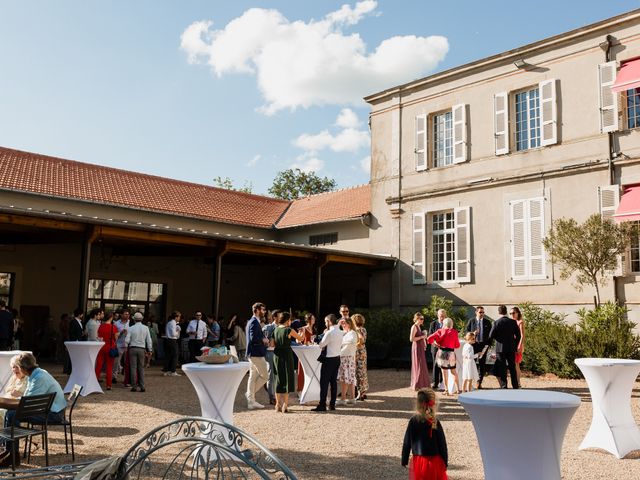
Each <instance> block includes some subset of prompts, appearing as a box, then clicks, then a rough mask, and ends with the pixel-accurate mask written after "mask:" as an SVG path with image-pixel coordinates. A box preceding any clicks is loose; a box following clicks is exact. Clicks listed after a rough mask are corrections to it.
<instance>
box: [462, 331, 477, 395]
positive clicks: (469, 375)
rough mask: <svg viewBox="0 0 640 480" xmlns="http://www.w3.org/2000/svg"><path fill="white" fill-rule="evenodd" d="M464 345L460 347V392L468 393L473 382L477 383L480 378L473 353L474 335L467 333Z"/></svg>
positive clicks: (471, 388)
mask: <svg viewBox="0 0 640 480" xmlns="http://www.w3.org/2000/svg"><path fill="white" fill-rule="evenodd" d="M464 339H465V340H466V343H465V344H464V347H462V391H463V392H470V391H471V390H473V382H477V381H478V379H479V378H480V377H479V375H478V368H477V367H476V361H475V357H476V355H477V354H474V353H473V344H474V343H476V334H475V333H473V332H469V333H467V334H466V335H465V336H464Z"/></svg>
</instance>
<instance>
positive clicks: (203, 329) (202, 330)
mask: <svg viewBox="0 0 640 480" xmlns="http://www.w3.org/2000/svg"><path fill="white" fill-rule="evenodd" d="M187 333H188V334H189V337H191V338H195V339H196V340H204V339H205V338H207V324H206V323H204V322H203V321H202V320H198V319H196V318H194V319H193V320H191V321H190V322H189V325H188V326H187Z"/></svg>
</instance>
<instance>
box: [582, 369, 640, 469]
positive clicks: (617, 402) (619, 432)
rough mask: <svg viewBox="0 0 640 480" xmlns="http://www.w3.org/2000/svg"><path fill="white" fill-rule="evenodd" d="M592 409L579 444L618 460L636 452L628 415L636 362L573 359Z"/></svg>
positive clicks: (639, 439)
mask: <svg viewBox="0 0 640 480" xmlns="http://www.w3.org/2000/svg"><path fill="white" fill-rule="evenodd" d="M575 363H576V365H577V366H578V368H579V369H580V371H581V372H582V374H583V375H584V378H585V380H586V381H587V385H588V386H589V392H590V393H591V404H592V407H593V419H592V420H591V427H590V428H589V431H588V432H587V435H586V436H585V437H584V440H582V443H581V444H580V447H579V448H580V450H583V449H585V448H602V449H603V450H606V451H608V452H610V453H612V454H614V455H615V456H616V457H618V458H623V457H624V456H625V455H627V454H628V453H629V452H632V451H634V450H640V430H639V429H638V426H637V425H636V422H635V420H634V418H633V414H632V413H631V391H632V390H633V384H634V382H635V381H636V378H637V377H638V373H640V360H625V359H619V358H576V360H575Z"/></svg>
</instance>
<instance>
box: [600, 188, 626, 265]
mask: <svg viewBox="0 0 640 480" xmlns="http://www.w3.org/2000/svg"><path fill="white" fill-rule="evenodd" d="M619 203H620V187H619V186H618V185H606V186H604V187H598V208H599V210H600V217H602V219H603V220H605V219H606V220H611V221H614V220H613V215H614V214H615V213H616V210H617V209H618V204H619ZM625 261H626V260H625V256H623V255H619V256H618V266H617V267H616V269H615V270H609V271H608V272H607V273H608V274H609V275H613V276H616V277H621V276H622V275H623V274H624V270H625V268H624V267H625Z"/></svg>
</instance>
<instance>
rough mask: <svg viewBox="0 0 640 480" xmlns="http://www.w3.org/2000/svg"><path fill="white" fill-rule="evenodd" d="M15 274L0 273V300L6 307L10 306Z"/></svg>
mask: <svg viewBox="0 0 640 480" xmlns="http://www.w3.org/2000/svg"><path fill="white" fill-rule="evenodd" d="M15 276H16V274H15V273H9V272H0V300H4V302H5V303H6V305H7V306H11V301H12V299H13V298H12V297H13V286H14V285H15V282H16V279H15Z"/></svg>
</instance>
